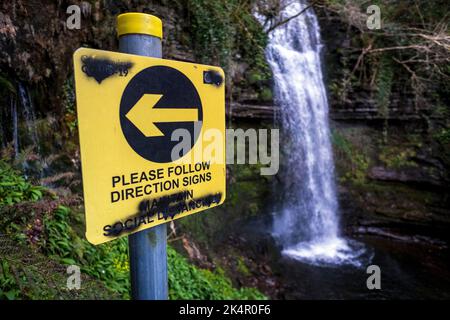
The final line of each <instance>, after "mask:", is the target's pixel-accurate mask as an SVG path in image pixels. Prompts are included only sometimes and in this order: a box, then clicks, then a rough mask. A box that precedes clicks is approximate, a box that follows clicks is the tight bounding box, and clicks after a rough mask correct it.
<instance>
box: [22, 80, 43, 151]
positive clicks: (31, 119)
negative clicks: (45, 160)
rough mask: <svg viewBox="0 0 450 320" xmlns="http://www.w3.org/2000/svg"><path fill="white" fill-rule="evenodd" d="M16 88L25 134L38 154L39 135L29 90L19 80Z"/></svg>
mask: <svg viewBox="0 0 450 320" xmlns="http://www.w3.org/2000/svg"><path fill="white" fill-rule="evenodd" d="M18 89H19V90H18V91H19V99H20V103H21V105H22V108H23V109H22V112H23V116H24V119H25V124H26V129H27V135H28V137H29V138H30V139H31V143H32V144H33V147H35V151H36V153H37V154H39V153H40V152H39V151H40V147H39V137H38V133H37V128H36V114H35V111H34V105H33V100H32V99H31V96H30V91H29V90H28V88H27V87H26V86H25V85H23V84H22V83H20V82H19V85H18Z"/></svg>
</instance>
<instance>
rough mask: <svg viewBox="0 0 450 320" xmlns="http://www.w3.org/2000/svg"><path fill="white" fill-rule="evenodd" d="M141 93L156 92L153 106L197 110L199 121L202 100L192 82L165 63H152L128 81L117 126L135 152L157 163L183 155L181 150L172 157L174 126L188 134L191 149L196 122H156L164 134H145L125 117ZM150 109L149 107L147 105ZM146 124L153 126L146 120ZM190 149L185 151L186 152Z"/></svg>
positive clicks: (201, 118) (197, 133)
mask: <svg viewBox="0 0 450 320" xmlns="http://www.w3.org/2000/svg"><path fill="white" fill-rule="evenodd" d="M144 94H159V95H162V97H161V99H160V100H159V101H158V102H157V104H156V105H155V106H154V109H156V110H157V109H159V108H165V109H171V108H173V109H181V108H182V109H188V108H189V109H190V108H192V109H197V110H198V121H202V120H203V112H202V103H201V100H200V96H199V95H198V92H197V90H196V89H195V87H194V85H193V84H192V82H191V81H190V80H189V78H188V77H186V76H185V75H184V74H183V73H182V72H180V71H178V70H176V69H174V68H171V67H166V66H154V67H149V68H147V69H144V70H142V71H141V72H139V73H138V74H137V75H135V76H134V77H133V79H131V80H130V82H129V83H128V85H127V86H126V88H125V90H124V92H123V94H122V100H121V101H120V125H121V127H122V131H123V134H124V136H125V138H126V140H127V142H128V144H129V145H130V147H131V148H133V150H134V151H136V153H137V154H139V155H140V156H141V157H143V158H145V159H147V160H150V161H153V162H158V163H167V162H172V161H175V160H177V159H179V158H181V157H183V156H184V155H185V154H183V153H182V152H180V154H177V155H176V157H175V158H172V155H171V153H172V148H173V147H174V146H175V145H176V144H178V143H179V141H171V137H172V132H173V131H175V130H176V129H186V130H188V131H189V133H190V137H191V143H190V148H189V150H190V149H192V147H193V146H194V144H195V142H196V141H197V138H198V136H199V133H200V129H201V127H198V128H197V129H196V130H194V125H195V122H193V121H187V122H157V123H153V124H154V125H155V126H157V127H158V129H159V130H161V132H162V133H163V134H164V136H158V137H146V136H145V135H144V134H143V133H142V132H141V131H140V130H139V129H138V128H137V127H136V126H135V125H134V124H133V123H132V122H131V121H130V120H129V119H128V118H127V117H126V114H127V113H128V112H129V111H130V110H131V108H133V107H134V105H135V104H136V103H137V102H138V101H139V99H140V98H141V97H142V96H143V95H144ZM149 108H151V106H149ZM149 125H152V122H151V119H149ZM189 150H184V151H185V152H186V153H187V152H188V151H189Z"/></svg>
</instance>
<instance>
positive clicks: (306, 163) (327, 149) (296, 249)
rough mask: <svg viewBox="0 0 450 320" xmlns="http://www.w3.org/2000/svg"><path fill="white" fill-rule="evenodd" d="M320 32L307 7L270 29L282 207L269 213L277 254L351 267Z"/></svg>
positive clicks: (291, 9)
mask: <svg viewBox="0 0 450 320" xmlns="http://www.w3.org/2000/svg"><path fill="white" fill-rule="evenodd" d="M307 6H308V4H307V2H306V1H303V0H301V1H295V2H291V3H289V4H287V5H286V6H285V7H284V8H283V9H282V11H281V12H280V16H279V17H278V19H280V21H283V20H284V19H287V18H289V17H293V16H294V15H296V14H298V13H299V12H300V11H302V10H304V9H305V8H307ZM319 31H320V30H319V25H318V22H317V17H316V16H315V14H314V11H313V9H312V8H309V9H307V10H306V11H305V12H304V13H302V14H300V15H299V16H297V17H295V18H293V19H290V20H289V21H288V22H287V23H285V24H282V25H280V26H279V27H277V28H275V29H274V30H273V31H271V32H270V33H269V43H268V46H267V48H266V57H267V60H268V63H269V65H270V67H271V69H272V72H273V76H274V91H275V98H276V101H277V104H278V105H279V106H280V109H281V114H280V120H281V127H282V132H283V136H284V137H285V138H284V139H283V143H284V147H283V152H284V155H283V159H284V160H283V168H284V169H283V174H284V175H283V179H282V180H283V187H282V188H281V190H280V191H282V192H281V193H282V196H281V199H280V202H281V203H282V205H281V207H280V210H278V212H276V213H275V214H274V223H273V233H274V235H275V236H276V238H277V239H278V240H279V241H280V243H281V245H282V247H283V251H282V253H283V254H284V255H287V256H290V257H291V258H294V259H297V260H301V261H304V262H307V263H311V264H352V265H358V261H357V260H358V259H357V258H358V257H359V256H360V255H362V254H363V252H364V248H363V247H362V246H361V245H359V244H358V243H356V242H353V241H349V240H346V239H344V238H342V237H341V236H340V234H339V219H338V216H339V215H338V212H339V208H338V202H337V196H336V189H335V185H334V163H333V154H332V148H331V142H330V129H329V123H328V101H327V93H326V90H325V85H324V81H323V75H322V68H321V49H322V43H321V39H320V33H319ZM283 136H282V137H283Z"/></svg>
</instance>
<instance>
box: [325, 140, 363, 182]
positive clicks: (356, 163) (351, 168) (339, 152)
mask: <svg viewBox="0 0 450 320" xmlns="http://www.w3.org/2000/svg"><path fill="white" fill-rule="evenodd" d="M333 144H334V146H335V151H336V156H337V157H338V158H340V159H339V160H340V161H338V162H339V163H343V164H345V168H343V170H344V172H343V173H342V174H341V180H342V181H348V182H352V183H355V184H362V183H364V182H366V176H367V170H368V169H369V165H370V161H369V157H368V156H367V155H366V154H365V153H364V152H363V151H362V150H361V149H360V148H358V147H356V146H355V145H353V144H352V143H351V142H350V141H349V140H347V139H346V138H345V137H344V136H343V135H341V134H340V133H339V132H337V131H333Z"/></svg>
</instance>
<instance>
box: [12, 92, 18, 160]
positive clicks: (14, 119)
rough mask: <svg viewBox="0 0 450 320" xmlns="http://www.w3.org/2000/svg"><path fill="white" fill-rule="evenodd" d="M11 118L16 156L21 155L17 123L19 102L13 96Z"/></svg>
mask: <svg viewBox="0 0 450 320" xmlns="http://www.w3.org/2000/svg"><path fill="white" fill-rule="evenodd" d="M11 118H12V125H13V144H14V157H15V158H17V156H18V155H19V126H18V123H17V102H16V100H15V99H13V98H12V97H11Z"/></svg>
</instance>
